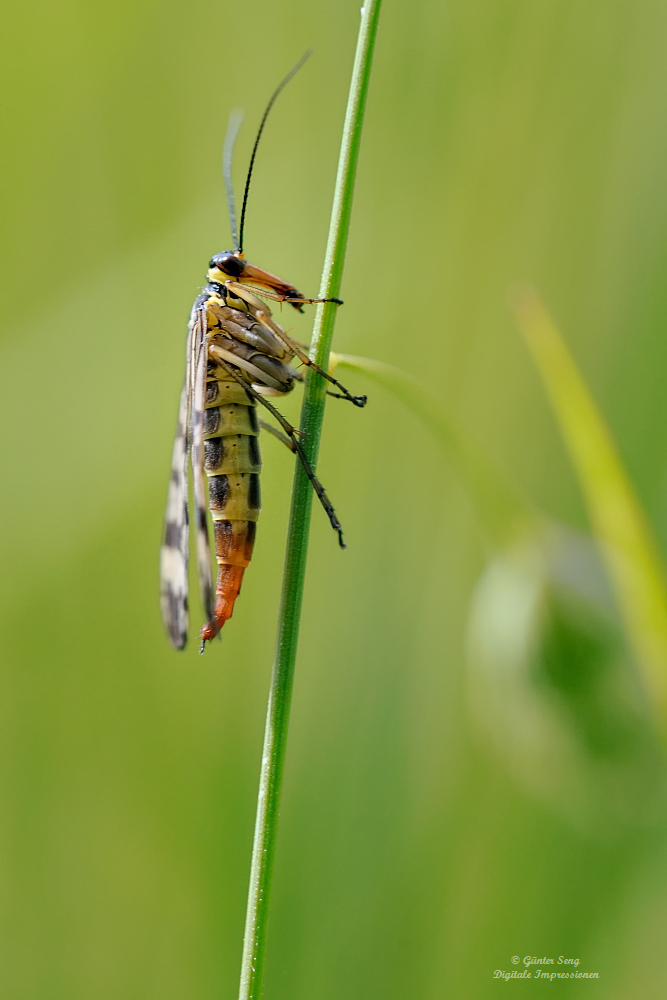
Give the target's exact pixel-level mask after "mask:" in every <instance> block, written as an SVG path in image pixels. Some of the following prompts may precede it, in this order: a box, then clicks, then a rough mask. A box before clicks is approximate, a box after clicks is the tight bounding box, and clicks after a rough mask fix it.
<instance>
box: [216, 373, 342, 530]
mask: <svg viewBox="0 0 667 1000" xmlns="http://www.w3.org/2000/svg"><path fill="white" fill-rule="evenodd" d="M216 360H217V363H218V364H219V365H220V367H221V368H224V369H225V370H226V371H227V372H229V374H230V375H231V376H232V378H234V379H236V381H237V382H240V383H241V385H242V386H243V387H244V389H245V390H246V391H247V392H249V393H250V395H251V396H253V397H254V398H255V399H256V400H257V402H258V403H261V404H262V406H264V407H266V409H267V410H268V411H269V413H271V414H272V415H273V416H274V417H275V419H276V420H277V421H278V423H279V424H280V426H281V427H282V429H283V430H284V431H285V434H286V436H287V438H288V440H289V441H290V442H291V450H292V451H294V452H295V454H296V455H297V456H298V459H299V461H300V462H301V465H302V466H303V471H304V472H305V473H306V475H307V476H308V479H309V480H310V483H311V486H312V487H313V489H314V490H315V493H316V495H317V499H318V500H319V501H320V503H321V504H322V506H323V507H324V510H325V512H326V515H327V517H328V518H329V523H330V524H331V527H332V528H333V529H334V531H335V532H336V533H337V535H338V544H339V545H340V547H341V549H345V548H347V546H346V545H345V542H344V541H343V526H342V524H341V523H340V521H339V520H338V517H337V515H336V511H335V510H334V507H333V504H332V503H331V500H329V497H328V496H327V494H326V491H325V489H324V487H323V486H322V483H321V482H320V481H319V479H318V478H317V476H316V475H315V473H314V472H313V470H312V468H311V465H310V462H309V461H308V458H307V457H306V454H305V452H304V450H303V448H302V447H301V442H300V441H299V431H298V430H297V428H296V427H293V426H292V425H291V424H290V422H289V420H287V418H286V417H284V416H283V415H282V413H281V412H280V410H277V409H276V408H275V406H273V405H272V404H271V403H269V401H268V399H266V398H265V397H264V396H262V394H261V393H259V392H257V391H256V389H253V387H252V386H251V385H248V383H247V382H245V381H244V380H243V379H242V378H240V377H239V376H238V375H237V374H236V373H235V372H234V370H233V368H232V367H231V366H230V365H227V364H226V363H225V362H224V361H223V360H222V359H221V358H217V359H216Z"/></svg>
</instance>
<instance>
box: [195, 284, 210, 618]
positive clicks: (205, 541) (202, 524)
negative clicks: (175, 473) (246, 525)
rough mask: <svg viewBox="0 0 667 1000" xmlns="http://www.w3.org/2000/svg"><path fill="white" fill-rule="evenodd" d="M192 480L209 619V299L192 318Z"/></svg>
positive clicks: (201, 577) (202, 587) (200, 569)
mask: <svg viewBox="0 0 667 1000" xmlns="http://www.w3.org/2000/svg"><path fill="white" fill-rule="evenodd" d="M191 330H192V352H191V358H192V372H193V388H192V480H193V492H194V500H195V543H196V544H195V549H196V552H197V570H198V573H199V587H200V592H201V596H202V601H203V604H204V610H205V612H206V620H207V621H208V620H209V619H210V618H211V617H212V615H213V578H212V574H211V548H210V545H209V538H208V514H207V499H206V496H207V494H206V473H205V471H204V417H205V415H206V410H205V406H206V374H207V369H208V330H207V323H206V303H205V302H202V303H199V302H198V303H195V308H194V310H193V315H192V322H191Z"/></svg>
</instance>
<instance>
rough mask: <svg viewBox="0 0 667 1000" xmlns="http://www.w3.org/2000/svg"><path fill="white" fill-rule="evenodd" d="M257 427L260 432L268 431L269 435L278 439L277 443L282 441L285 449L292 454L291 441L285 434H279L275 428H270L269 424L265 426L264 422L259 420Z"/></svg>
mask: <svg viewBox="0 0 667 1000" xmlns="http://www.w3.org/2000/svg"><path fill="white" fill-rule="evenodd" d="M259 426H260V427H261V428H262V430H264V431H268V432H269V434H272V435H273V437H274V438H278V440H279V441H282V443H283V444H284V445H285V447H286V448H289V450H290V451H291V452H294V445H293V444H292V441H291V440H290V438H288V437H287V435H286V434H281V433H280V431H279V430H278V429H277V428H275V427H272V426H271V424H267V422H266V420H260V422H259Z"/></svg>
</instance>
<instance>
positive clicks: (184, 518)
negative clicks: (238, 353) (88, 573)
mask: <svg viewBox="0 0 667 1000" xmlns="http://www.w3.org/2000/svg"><path fill="white" fill-rule="evenodd" d="M192 339H193V338H192V324H190V329H189V332H188V343H187V350H186V357H187V361H186V371H185V381H184V383H183V390H182V392H181V402H180V406H179V410H178V428H177V430H176V438H175V440H174V450H173V452H172V457H171V477H170V480H169V492H168V495H167V510H166V513H165V519H164V538H163V541H162V549H161V551H160V606H161V609H162V620H163V622H164V625H165V628H166V630H167V634H168V635H169V639H170V640H171V643H172V645H174V646H175V647H176V649H183V647H184V646H185V642H186V639H187V636H188V551H189V540H190V531H189V523H188V457H189V455H188V453H189V451H190V440H191V437H190V422H191V409H192V407H191V400H192V360H191V358H192Z"/></svg>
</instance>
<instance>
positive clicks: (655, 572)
mask: <svg viewBox="0 0 667 1000" xmlns="http://www.w3.org/2000/svg"><path fill="white" fill-rule="evenodd" d="M512 305H513V308H514V311H515V313H516V317H517V320H518V323H519V326H520V328H521V331H522V333H523V335H524V338H525V340H526V343H527V345H528V348H529V350H530V352H531V354H532V356H533V359H534V361H535V363H536V364H537V367H538V370H539V372H540V375H541V376H542V380H543V382H544V385H545V388H546V390H547V394H548V396H549V399H550V400H551V405H552V406H553V409H554V413H555V416H556V419H557V421H558V424H559V427H560V430H561V433H562V435H563V438H564V440H565V444H566V447H567V449H568V451H569V454H570V457H571V459H572V463H573V465H574V467H575V470H576V473H577V475H578V477H579V482H580V484H581V488H582V490H583V493H584V497H585V501H586V505H587V508H588V514H589V517H590V520H591V526H592V529H593V532H594V534H595V536H596V538H597V540H598V542H599V544H600V546H601V550H602V556H603V559H604V560H605V563H606V565H607V570H608V572H609V576H610V579H611V583H612V586H613V588H614V592H615V595H616V600H617V601H618V605H619V610H620V613H621V616H622V618H623V621H624V624H625V628H626V630H627V634H628V640H629V642H630V644H631V646H632V648H633V649H634V652H635V655H636V657H637V662H638V666H639V669H640V670H641V673H642V676H643V680H644V684H645V687H646V689H647V692H648V694H649V697H650V698H651V701H652V702H653V705H654V708H655V710H656V712H657V715H658V717H659V719H660V722H661V725H662V727H663V729H666V728H667V587H666V585H665V577H664V571H663V567H662V565H661V561H660V557H659V555H658V551H657V548H656V544H655V541H654V539H653V536H652V533H651V529H650V527H649V524H648V521H647V519H646V516H645V513H644V511H643V509H642V506H641V503H640V501H639V498H638V497H637V494H636V492H635V489H634V486H633V484H632V482H631V481H630V479H629V477H628V474H627V472H626V471H625V469H624V467H623V463H622V461H621V459H620V456H619V454H618V451H617V449H616V445H615V443H614V441H613V439H612V436H611V433H610V431H609V428H608V427H607V425H606V423H605V421H604V418H603V417H602V414H601V413H600V411H599V409H598V407H597V406H596V404H595V402H594V400H593V398H592V396H591V394H590V392H589V391H588V388H587V386H586V383H585V382H584V380H583V378H582V376H581V373H580V372H579V370H578V369H577V366H576V364H575V361H574V359H573V358H572V355H571V354H570V352H569V351H568V349H567V347H566V345H565V342H564V341H563V338H562V337H561V335H560V332H559V331H558V328H557V326H556V324H555V323H554V321H553V319H552V318H551V316H550V315H549V313H548V312H547V310H546V308H545V307H544V305H543V303H542V302H541V300H540V298H539V296H538V295H537V293H536V292H535V291H534V290H533V289H531V288H521V289H519V290H517V291H516V292H515V293H514V295H513V299H512Z"/></svg>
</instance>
